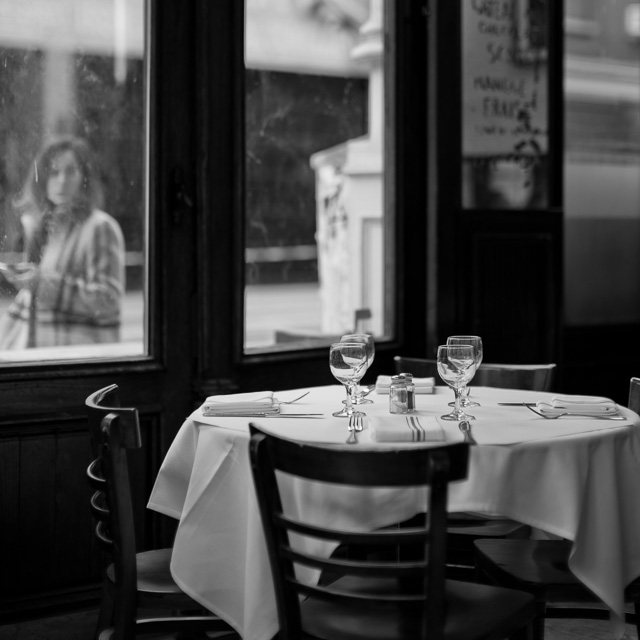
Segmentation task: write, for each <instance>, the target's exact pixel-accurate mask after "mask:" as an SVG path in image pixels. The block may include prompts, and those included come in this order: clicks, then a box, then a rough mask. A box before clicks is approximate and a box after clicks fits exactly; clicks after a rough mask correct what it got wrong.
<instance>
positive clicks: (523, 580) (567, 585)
mask: <svg viewBox="0 0 640 640" xmlns="http://www.w3.org/2000/svg"><path fill="white" fill-rule="evenodd" d="M474 546H475V548H476V565H477V567H478V569H479V570H480V571H481V572H482V573H484V574H485V575H487V576H489V577H490V578H492V579H493V580H495V581H496V582H498V583H499V584H502V585H505V586H508V587H512V588H518V589H524V590H526V591H529V592H530V593H533V594H535V595H536V596H537V597H538V598H544V600H545V601H546V602H547V603H553V602H596V601H598V600H599V599H598V598H597V597H596V596H595V595H594V594H593V593H592V592H591V591H590V590H589V589H587V587H586V586H585V585H584V584H583V583H582V582H580V580H578V578H576V577H575V576H574V575H573V573H572V572H571V570H570V569H569V555H570V553H571V542H569V541H567V540H476V542H475V543H474ZM626 592H627V595H630V594H638V593H640V580H636V581H634V582H632V583H631V584H630V585H629V586H628V587H627V589H626Z"/></svg>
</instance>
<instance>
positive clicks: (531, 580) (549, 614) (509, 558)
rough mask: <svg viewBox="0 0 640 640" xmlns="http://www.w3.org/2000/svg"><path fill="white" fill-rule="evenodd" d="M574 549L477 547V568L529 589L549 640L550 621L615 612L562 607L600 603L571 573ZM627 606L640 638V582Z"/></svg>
mask: <svg viewBox="0 0 640 640" xmlns="http://www.w3.org/2000/svg"><path fill="white" fill-rule="evenodd" d="M628 406H629V409H631V410H633V411H635V412H636V413H640V378H631V381H630V384H629V403H628ZM571 546H572V543H571V541H569V540H476V541H475V542H474V547H475V562H476V566H477V568H478V572H479V574H480V576H481V577H483V578H485V579H488V580H490V581H491V582H493V583H496V584H501V585H503V586H509V587H512V588H521V589H524V590H525V591H529V592H530V593H532V594H533V595H534V596H535V598H536V608H537V610H538V614H537V616H536V624H535V627H534V638H535V640H543V638H544V621H545V618H585V619H598V620H606V619H608V618H609V611H608V610H607V609H603V608H596V607H593V606H582V607H580V606H557V605H560V604H563V603H571V604H572V605H574V604H587V605H589V604H591V605H593V604H595V603H598V602H599V600H598V599H597V598H596V597H595V596H594V594H593V593H592V592H591V591H590V590H589V589H587V587H585V586H584V584H582V582H580V581H579V580H578V579H577V578H576V577H575V576H574V575H573V573H572V572H571V571H570V569H569V555H570V553H571ZM625 601H626V602H628V603H633V605H634V611H635V613H634V614H626V621H627V623H629V624H635V625H636V632H637V633H638V636H639V637H640V579H637V580H634V581H633V582H632V583H631V584H630V585H628V586H627V588H626V589H625ZM549 605H551V606H549ZM554 605H556V606H554Z"/></svg>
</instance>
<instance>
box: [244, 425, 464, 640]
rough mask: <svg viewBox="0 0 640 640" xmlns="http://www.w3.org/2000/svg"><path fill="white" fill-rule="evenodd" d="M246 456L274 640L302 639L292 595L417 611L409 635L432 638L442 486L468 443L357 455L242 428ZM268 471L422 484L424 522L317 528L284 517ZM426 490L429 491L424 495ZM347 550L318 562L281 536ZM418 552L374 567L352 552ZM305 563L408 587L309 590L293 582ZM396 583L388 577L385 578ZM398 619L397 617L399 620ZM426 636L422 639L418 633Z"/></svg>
mask: <svg viewBox="0 0 640 640" xmlns="http://www.w3.org/2000/svg"><path fill="white" fill-rule="evenodd" d="M250 433H251V442H250V456H251V469H252V473H253V479H254V484H255V488H256V492H257V496H258V504H259V506H260V513H261V517H262V523H263V527H264V529H265V537H266V540H267V548H268V551H269V559H270V563H271V570H272V573H273V580H274V588H275V592H276V602H277V607H278V619H279V623H280V633H279V636H278V637H279V638H281V639H282V640H294V639H295V640H298V639H299V638H300V637H302V631H301V619H302V618H301V616H302V614H301V609H300V596H304V597H307V598H317V599H320V600H325V601H329V602H333V603H342V604H344V603H345V601H346V602H349V603H351V604H353V603H354V602H356V601H357V602H359V603H360V604H362V602H363V601H366V600H369V601H370V604H371V606H374V607H375V606H388V607H394V608H396V609H397V611H398V616H400V617H401V616H402V611H403V608H404V609H405V612H406V608H407V607H409V608H413V610H414V611H415V610H416V609H415V608H416V607H418V608H419V611H420V615H418V619H420V621H421V625H422V628H421V629H419V630H416V635H415V636H414V637H416V638H418V637H438V636H437V632H436V631H435V630H436V629H440V631H441V629H442V624H443V614H444V612H443V610H444V572H445V555H446V518H447V512H446V505H447V485H448V483H449V482H451V481H453V480H461V479H463V478H465V477H466V474H467V459H468V445H466V444H463V443H460V444H453V445H449V446H440V447H432V448H427V447H424V448H417V447H416V448H413V447H412V448H407V449H397V450H390V449H387V450H383V449H380V450H368V451H367V450H360V449H356V448H353V447H351V448H348V447H344V448H343V447H329V446H328V447H323V446H320V445H311V444H304V443H300V442H293V441H290V440H285V439H282V438H278V437H276V436H274V435H270V434H268V433H265V432H264V431H262V430H261V429H260V428H259V427H258V426H257V425H255V424H250ZM276 472H282V473H286V474H288V475H289V476H294V477H296V478H302V479H304V480H310V481H315V482H321V483H331V484H335V485H344V486H350V487H361V488H364V487H410V486H411V487H424V491H425V499H426V494H427V493H428V502H426V503H425V504H427V505H428V506H427V513H428V514H429V517H428V524H425V525H424V526H420V527H411V528H409V527H407V528H397V529H383V530H376V531H371V532H358V533H354V532H353V531H343V530H340V529H335V528H332V527H331V526H330V525H327V526H320V525H318V524H310V523H308V522H303V521H301V520H300V519H298V517H297V516H295V515H294V514H289V513H286V514H285V513H284V512H283V507H282V501H281V497H280V492H279V488H278V484H277V482H276ZM427 487H429V490H427ZM291 532H293V533H295V534H297V535H302V536H308V537H311V538H315V539H323V540H331V541H335V542H337V543H338V544H339V545H348V546H349V549H350V551H351V552H352V553H350V557H349V558H347V559H342V558H340V557H338V556H336V555H334V556H332V557H331V558H325V557H323V556H322V555H320V554H314V553H313V552H311V551H304V552H303V551H300V548H299V547H297V550H296V548H295V547H293V546H292V545H291V544H290V542H289V533H291ZM389 545H393V546H394V547H398V548H399V550H401V549H402V548H404V547H405V546H406V547H410V548H411V549H412V550H415V549H416V547H417V548H418V549H420V551H421V553H420V554H419V557H418V559H415V560H413V559H412V560H406V561H400V562H397V563H389V562H386V563H385V562H375V561H372V560H371V559H370V557H369V556H368V555H367V553H358V551H357V549H358V548H361V549H363V550H364V549H367V550H370V549H371V548H376V547H378V548H380V547H384V548H387V549H389V548H390V547H389ZM296 565H306V566H308V567H312V568H314V569H319V570H321V571H326V572H328V573H329V574H332V575H340V576H357V577H358V578H360V579H361V580H365V579H378V580H379V579H386V580H389V582H390V583H392V584H394V585H397V580H401V581H404V584H405V586H407V587H408V585H411V588H406V590H402V592H401V593H399V592H398V590H397V589H389V590H388V592H387V593H380V592H376V594H375V595H373V594H372V593H370V592H369V593H367V591H366V589H365V590H363V591H360V592H358V593H354V591H352V590H348V591H347V590H341V589H340V588H339V585H340V581H338V582H334V583H330V584H324V581H320V582H319V583H318V584H315V585H311V584H308V583H306V582H301V581H299V580H298V578H297V577H296V574H295V571H294V566H296ZM393 579H396V580H393ZM401 619H403V618H402V617H401ZM425 629H426V630H427V632H429V633H428V634H427V636H424V630H425Z"/></svg>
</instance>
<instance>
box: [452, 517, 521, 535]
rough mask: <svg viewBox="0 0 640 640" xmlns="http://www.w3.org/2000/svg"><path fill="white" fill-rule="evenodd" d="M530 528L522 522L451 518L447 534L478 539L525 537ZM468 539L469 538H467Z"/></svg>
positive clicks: (501, 519)
mask: <svg viewBox="0 0 640 640" xmlns="http://www.w3.org/2000/svg"><path fill="white" fill-rule="evenodd" d="M529 531H530V527H529V526H528V525H526V524H522V522H516V521H515V520H509V519H508V518H500V519H496V520H493V519H492V520H482V519H477V520H466V519H458V518H449V519H448V520H447V533H448V534H449V535H452V534H453V535H456V534H462V535H465V536H467V537H468V536H477V537H479V538H480V537H483V536H484V537H496V538H507V537H525V535H526V534H527V533H528V532H529ZM467 539H468V538H467Z"/></svg>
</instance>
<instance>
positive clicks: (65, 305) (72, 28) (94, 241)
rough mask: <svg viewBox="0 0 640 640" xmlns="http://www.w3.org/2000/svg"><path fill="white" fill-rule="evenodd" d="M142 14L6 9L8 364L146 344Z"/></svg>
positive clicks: (2, 83) (2, 219) (132, 10)
mask: <svg viewBox="0 0 640 640" xmlns="http://www.w3.org/2000/svg"><path fill="white" fill-rule="evenodd" d="M143 10H144V7H143V0H104V1H102V2H99V3H98V2H84V1H83V0H58V1H57V2H44V1H42V0H24V1H23V2H20V3H16V2H12V3H2V21H1V22H0V64H1V65H2V70H3V72H2V74H0V98H1V99H0V148H1V149H2V150H3V151H2V154H1V155H0V240H1V242H0V263H1V264H0V360H1V361H3V362H11V361H29V360H37V361H40V360H43V359H45V360H46V359H48V358H55V359H65V358H83V359H84V358H87V357H92V356H99V357H117V356H120V355H135V354H143V353H144V351H145V345H144V324H143V316H144V312H143V309H144V295H145V292H144V285H145V283H144V279H143V272H144V259H143V255H144V242H145V237H146V231H145V221H144V211H145V207H146V205H145V202H144V195H143V194H144V170H145V168H144V162H143V159H144V148H145V139H144V131H145V127H144V122H145V113H144V109H145V105H144V87H143V54H144V29H143ZM52 145H53V146H52ZM2 267H4V268H2ZM9 309H11V310H12V311H13V314H12V315H13V318H12V317H11V315H10V314H8V310H9ZM29 317H31V318H32V319H33V320H34V321H33V322H31V323H29V322H26V320H27V318H29ZM20 319H23V320H25V322H24V323H23V324H28V325H29V330H28V331H27V332H24V330H23V328H21V327H20V322H16V320H20ZM11 331H13V335H9V334H10V332H11Z"/></svg>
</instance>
